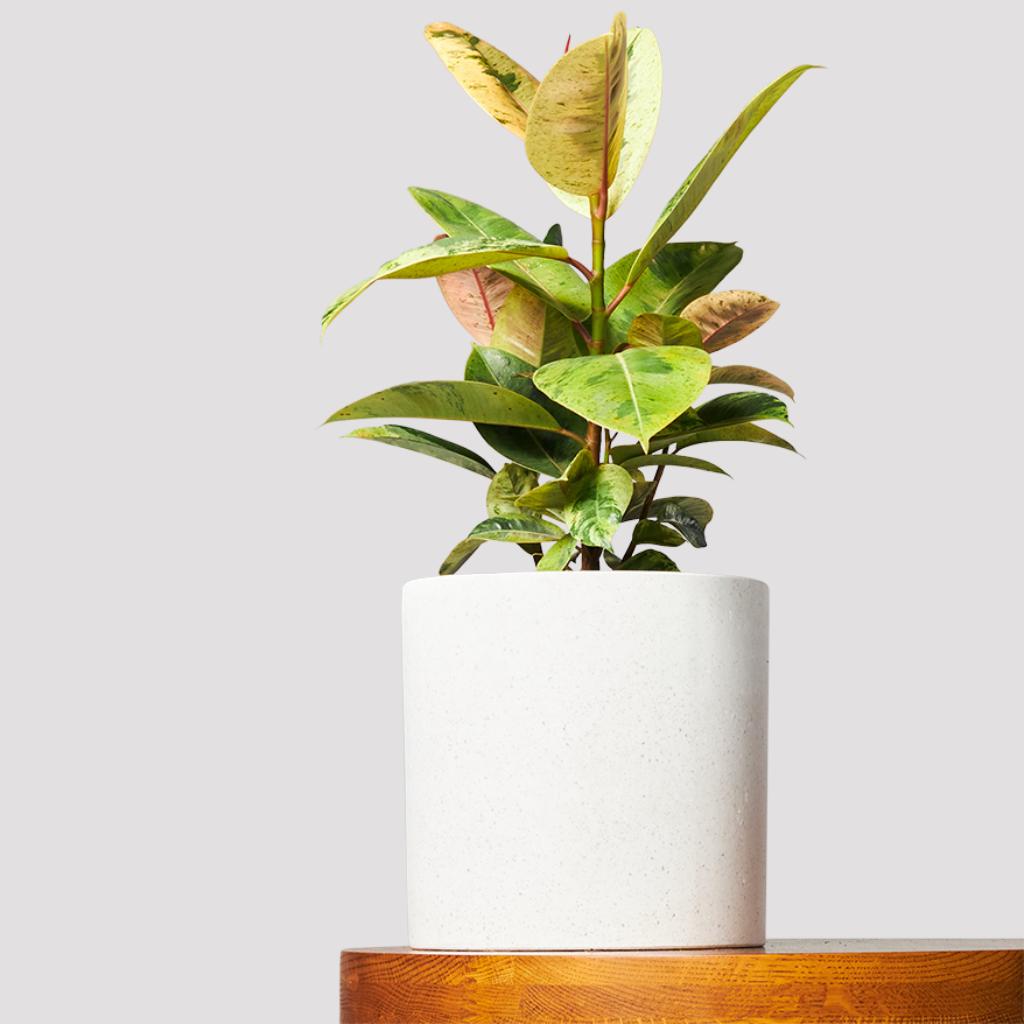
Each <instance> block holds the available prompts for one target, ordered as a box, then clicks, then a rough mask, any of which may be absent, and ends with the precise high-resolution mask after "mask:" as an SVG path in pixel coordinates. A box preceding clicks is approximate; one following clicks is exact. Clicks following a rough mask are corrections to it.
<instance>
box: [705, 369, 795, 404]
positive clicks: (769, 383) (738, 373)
mask: <svg viewBox="0 0 1024 1024" xmlns="http://www.w3.org/2000/svg"><path fill="white" fill-rule="evenodd" d="M710 383H712V384H746V385H747V387H754V388H767V389H768V390H769V391H778V392H779V394H782V395H787V396H788V397H789V398H796V395H795V394H794V393H793V389H792V388H791V387H790V386H789V385H788V384H787V383H786V382H785V381H784V380H783V379H782V378H781V377H776V376H775V374H774V373H769V372H768V371H767V370H759V369H758V368H757V367H756V366H739V365H736V366H712V367H711V381H710Z"/></svg>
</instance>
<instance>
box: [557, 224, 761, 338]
mask: <svg viewBox="0 0 1024 1024" xmlns="http://www.w3.org/2000/svg"><path fill="white" fill-rule="evenodd" d="M638 251H639V250H636V251H634V252H631V253H629V254H628V255H626V256H624V257H623V258H622V259H620V260H616V261H615V262H614V263H613V264H612V265H611V266H610V267H609V268H608V269H607V270H606V271H605V294H606V295H607V296H608V298H609V300H611V299H613V298H614V297H615V296H616V295H618V294H619V292H620V291H621V290H622V287H623V285H625V283H626V277H627V275H628V274H629V268H630V267H631V266H632V265H633V261H634V260H635V259H636V256H637V252H638ZM742 258H743V250H742V249H741V248H740V247H739V246H738V245H733V244H732V243H731V242H673V243H671V244H670V245H666V246H665V248H664V249H662V251H661V252H660V253H658V255H657V257H655V259H654V261H653V262H652V263H651V265H650V267H648V268H647V271H646V272H645V273H644V275H643V276H642V277H641V278H640V280H639V281H637V282H636V284H635V285H633V287H632V288H631V289H630V291H629V292H627V293H626V296H625V298H624V299H623V300H622V301H621V302H620V303H619V305H618V306H616V308H615V310H614V311H613V312H612V314H611V316H610V317H609V318H608V329H609V336H610V338H611V340H612V343H613V347H617V346H619V345H622V344H625V342H626V335H627V330H628V328H629V325H630V323H631V322H632V321H633V318H634V317H637V316H640V315H641V314H643V313H649V312H654V313H663V314H668V315H674V314H677V313H679V312H680V310H682V309H683V307H684V306H686V305H687V303H689V302H691V301H692V300H693V299H695V298H696V297H697V296H698V295H703V294H705V293H706V292H709V291H711V290H712V289H713V288H716V287H718V285H719V284H720V283H721V281H722V279H723V278H724V277H725V275H726V274H728V273H729V271H730V270H732V269H733V268H734V267H735V266H736V264H737V263H739V261H740V260H741V259H742ZM546 265H550V266H552V267H559V268H560V269H563V270H564V269H565V268H564V267H561V265H560V264H558V263H551V264H546Z"/></svg>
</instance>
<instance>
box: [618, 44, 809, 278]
mask: <svg viewBox="0 0 1024 1024" xmlns="http://www.w3.org/2000/svg"><path fill="white" fill-rule="evenodd" d="M815 66H816V65H813V64H803V65H801V66H800V67H796V68H793V70H792V71H787V72H786V74H784V75H783V76H782V77H781V78H778V79H776V81H774V82H772V84H771V85H769V86H768V88H766V89H764V90H763V91H762V92H760V93H758V95H757V96H755V97H754V99H753V100H752V101H751V102H750V103H749V104H748V105H747V106H746V107H745V108H744V109H743V111H742V112H741V113H740V115H739V117H737V118H736V120H735V121H733V123H732V124H731V125H730V126H729V128H728V130H727V131H726V133H725V134H724V135H723V136H722V137H721V138H720V139H719V140H718V141H717V142H716V143H715V144H714V145H713V146H712V147H711V149H710V150H708V152H707V153H706V154H705V156H704V157H703V159H702V160H701V161H700V163H698V164H697V166H696V167H695V168H694V169H693V170H692V171H691V172H690V174H689V176H688V177H687V179H686V180H685V181H684V182H683V184H682V185H681V186H680V187H679V190H678V191H677V192H676V194H675V195H674V196H673V197H672V198H671V199H670V200H669V201H668V205H667V206H666V207H665V209H664V210H662V212H661V215H660V216H659V217H658V222H657V223H656V224H655V225H654V230H653V231H652V232H651V234H650V236H649V237H648V239H647V241H646V242H644V245H643V248H642V249H641V250H640V251H639V253H637V256H636V259H635V260H634V261H633V266H632V267H631V268H630V270H629V275H628V277H627V281H630V282H632V281H636V280H638V279H639V277H640V275H641V274H642V273H643V272H644V271H645V270H646V269H647V267H648V266H649V265H650V263H651V260H653V259H654V257H655V256H657V254H658V253H659V252H660V251H661V250H662V248H663V247H664V246H665V244H666V243H667V242H668V241H669V239H670V238H671V237H672V236H673V235H674V234H675V233H676V232H677V231H678V230H679V229H680V228H681V227H682V226H683V224H685V223H686V221H687V219H688V218H689V216H690V214H691V213H693V211H694V210H696V209H697V206H698V205H699V203H700V201H701V200H702V199H703V198H704V196H706V195H707V193H708V190H709V189H710V188H711V186H712V185H713V184H714V183H715V181H716V180H717V178H718V176H719V175H720V174H721V173H722V171H723V170H725V167H726V165H727V164H728V163H729V161H730V160H731V159H732V158H733V156H735V154H736V151H737V150H738V149H739V148H740V146H741V145H742V144H743V142H744V141H745V140H746V138H747V136H748V135H750V133H751V132H752V131H753V130H754V129H755V128H756V127H757V125H758V124H760V122H761V119H762V118H763V117H764V116H765V114H767V113H768V111H769V110H771V108H772V107H773V106H774V105H775V103H776V101H777V100H779V99H780V97H781V96H782V95H783V94H784V93H785V92H786V90H787V89H788V88H789V87H790V86H791V85H792V84H793V83H794V82H795V81H796V80H797V79H798V78H799V77H800V76H801V75H802V74H803V73H804V72H805V71H809V70H810V69H811V68H812V67H815Z"/></svg>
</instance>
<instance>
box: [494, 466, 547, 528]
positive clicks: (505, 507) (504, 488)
mask: <svg viewBox="0 0 1024 1024" xmlns="http://www.w3.org/2000/svg"><path fill="white" fill-rule="evenodd" d="M536 486H537V474H536V473H535V472H534V471H533V470H532V469H523V467H522V466H517V465H516V464H515V463H512V462H510V463H508V464H507V465H505V466H503V467H502V468H501V469H499V470H498V472H497V473H496V474H495V475H494V479H493V480H492V481H491V486H490V487H488V488H487V514H488V515H489V516H512V517H518V516H521V515H522V509H520V508H518V507H517V506H516V499H517V498H519V497H521V496H522V495H524V494H526V492H527V491H531V490H533V488H534V487H536Z"/></svg>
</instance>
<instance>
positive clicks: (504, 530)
mask: <svg viewBox="0 0 1024 1024" xmlns="http://www.w3.org/2000/svg"><path fill="white" fill-rule="evenodd" d="M562 534H563V531H562V529H561V528H560V527H558V526H555V525H554V524H553V523H546V522H544V520H543V519H536V518H533V517H530V516H523V517H521V518H519V519H514V518H512V517H510V516H492V517H491V518H490V519H485V520H484V521H483V522H482V523H478V524H477V525H476V526H474V527H473V529H472V530H470V531H469V536H468V537H467V538H466V539H467V540H497V541H504V542H507V543H510V544H531V543H537V544H539V543H542V542H544V541H549V540H559V539H561V537H562Z"/></svg>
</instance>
